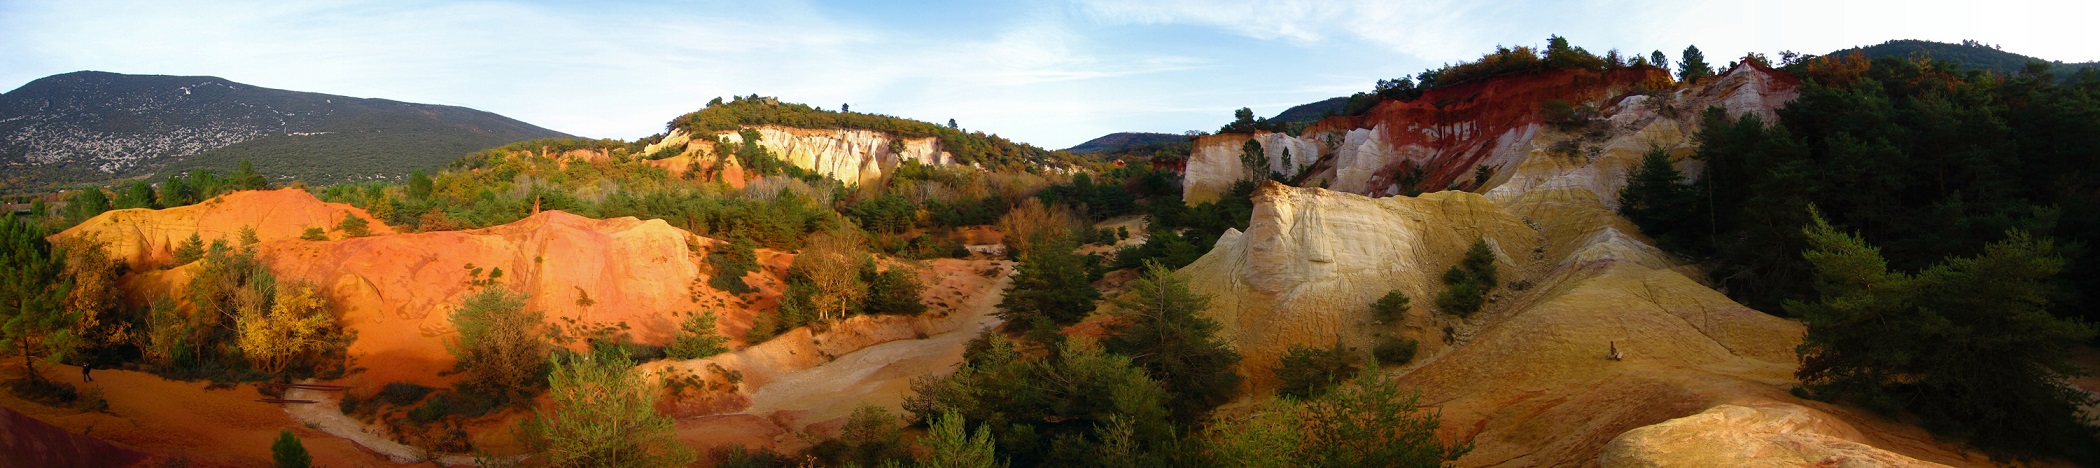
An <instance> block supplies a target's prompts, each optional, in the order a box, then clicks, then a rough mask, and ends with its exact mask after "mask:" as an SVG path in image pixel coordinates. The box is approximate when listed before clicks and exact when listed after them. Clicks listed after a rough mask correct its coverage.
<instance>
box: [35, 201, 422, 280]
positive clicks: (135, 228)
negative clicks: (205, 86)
mask: <svg viewBox="0 0 2100 468" xmlns="http://www.w3.org/2000/svg"><path fill="white" fill-rule="evenodd" d="M346 216H356V217H360V218H364V219H365V221H367V226H368V228H369V229H370V230H371V231H372V234H373V235H383V234H393V233H394V232H395V231H394V228H392V227H389V226H387V225H386V223H382V222H380V221H379V220H378V219H375V218H373V217H372V215H370V214H367V213H365V210H363V209H361V208H357V207H354V206H350V205H347V204H343V203H327V202H323V201H321V200H318V199H315V198H314V196H313V194H310V193H306V192H305V191H303V190H299V189H290V188H287V189H278V190H253V191H241V192H233V193H229V194H226V195H222V196H219V197H216V198H212V199H210V200H205V201H204V202H203V203H198V204H195V205H189V206H180V207H175V208H169V209H165V210H152V209H145V208H132V209H123V210H113V211H109V212H107V213H102V214H101V215H98V216H95V217H94V218H90V219H88V220H87V221H85V222H82V223H80V225H78V226H74V227H73V228H72V229H67V230H66V231H65V232H62V233H58V234H54V235H52V236H51V237H52V238H53V239H57V238H72V237H81V236H92V237H94V238H95V239H97V240H99V241H101V242H103V243H104V244H105V245H106V246H107V248H108V249H109V253H110V256H111V258H117V259H122V260H124V261H125V262H127V263H129V264H131V266H132V268H133V269H136V270H148V269H153V268H159V267H162V266H166V265H167V264H168V263H170V262H172V261H174V259H175V248H176V247H177V246H178V245H180V244H181V243H182V242H183V241H186V240H189V237H190V235H191V234H196V235H198V237H199V238H200V239H202V240H203V241H204V243H205V244H210V243H211V242H212V241H216V240H224V241H226V243H228V244H236V245H237V244H239V243H240V233H241V228H254V229H255V237H256V238H257V239H259V240H261V241H263V242H271V241H281V240H292V239H298V238H299V235H300V234H301V233H304V232H305V231H306V228H312V227H317V228H322V229H325V230H327V231H328V235H329V237H340V236H341V235H342V233H341V232H339V231H336V230H335V226H336V224H337V223H341V222H342V221H343V218H344V217H346Z"/></svg>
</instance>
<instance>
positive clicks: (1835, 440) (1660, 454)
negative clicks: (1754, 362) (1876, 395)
mask: <svg viewBox="0 0 2100 468" xmlns="http://www.w3.org/2000/svg"><path fill="white" fill-rule="evenodd" d="M1860 437H1861V435H1860V433H1859V431H1857V430H1855V429H1853V428H1852V426H1850V425H1848V424H1845V423H1844V422H1842V421H1838V420H1836V419H1835V418H1832V417H1830V415H1827V414H1824V413H1822V412H1820V411H1816V410H1812V409H1808V408H1803V407H1800V406H1795V405H1788V404H1766V405H1756V406H1738V405H1720V406H1715V407H1713V408H1712V409H1708V410H1706V411H1703V412H1700V413H1699V414H1694V415H1691V416H1685V417H1682V418H1677V419H1672V420H1669V421H1665V422H1662V423H1659V424H1655V425H1651V426H1646V427H1642V428H1639V429H1634V430H1631V431H1626V433H1624V434H1620V435H1619V436H1618V437H1616V438H1613V439H1612V440H1611V443H1610V444H1607V445H1605V447H1604V452H1603V453H1601V454H1598V455H1597V462H1598V464H1601V465H1604V466H1608V467H1667V466H1742V467H1782V466H1788V467H1791V466H1843V467H1868V466H1878V467H1943V466H1947V465H1942V464H1938V463H1932V462H1926V461H1920V460H1917V459H1914V458H1910V457H1906V456H1903V455H1900V454H1897V453H1894V452H1890V451H1887V450H1882V449H1878V448H1874V447H1873V446H1869V445H1866V444H1862V443H1859V442H1854V441H1852V439H1858V438H1860Z"/></svg>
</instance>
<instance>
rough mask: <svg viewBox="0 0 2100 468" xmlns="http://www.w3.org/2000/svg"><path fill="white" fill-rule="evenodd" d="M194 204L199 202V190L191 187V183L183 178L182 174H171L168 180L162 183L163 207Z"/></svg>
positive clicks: (161, 202) (161, 205)
mask: <svg viewBox="0 0 2100 468" xmlns="http://www.w3.org/2000/svg"><path fill="white" fill-rule="evenodd" d="M194 204H197V191H196V189H194V188H192V187H190V183H189V182H188V181H185V180H183V178H182V176H179V175H169V176H168V180H166V181H163V182H161V183H160V207H161V208H174V207H178V206H188V205H194Z"/></svg>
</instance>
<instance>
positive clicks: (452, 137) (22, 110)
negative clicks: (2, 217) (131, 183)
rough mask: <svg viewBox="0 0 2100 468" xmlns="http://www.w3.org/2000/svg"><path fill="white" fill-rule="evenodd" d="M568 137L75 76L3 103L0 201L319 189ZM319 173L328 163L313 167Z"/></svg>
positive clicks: (220, 90) (330, 99) (253, 93)
mask: <svg viewBox="0 0 2100 468" xmlns="http://www.w3.org/2000/svg"><path fill="white" fill-rule="evenodd" d="M558 136H565V135H563V134H561V133H560V132H555V131H552V130H547V129H544V128H540V127H536V126H533V125H531V124H527V123H524V122H519V121H516V120H512V119H509V118H505V117H503V116H500V115H496V114H491V113H487V112H482V111H478V110H473V109H467V108H463V107H454V106H438V105H428V104H413V103H405V102H398V101H389V100H384V99H361V98H353V97H346V96H335V95H328V94H319V93H307V92H297V91H285V90H277V89H270V88H263V87H258V86H251V85H246V84H241V83H236V82H233V81H229V80H226V79H223V78H217V77H209V76H159V75H123V74H116V73H106V72H92V71H84V72H74V73H66V74H61V75H53V76H50V77H45V78H42V79H38V80H36V81H32V82H30V83H28V84H25V85H23V86H22V87H20V88H17V89H15V90H13V91H10V92H7V93H5V94H0V166H4V167H6V168H8V170H7V175H6V176H5V177H0V191H21V190H38V189H42V188H46V187H49V186H53V185H65V184H71V183H79V182H104V181H109V180H114V179H122V178H129V177H137V176H145V175H156V174H158V173H161V172H169V171H170V170H173V171H178V172H179V171H184V170H192V169H205V168H209V169H215V170H217V171H219V172H222V173H224V172H230V170H231V168H232V167H233V165H234V163H236V162H238V161H239V160H241V159H251V160H254V163H255V165H256V167H257V168H258V170H259V171H261V172H263V173H267V174H276V175H289V176H296V177H300V178H302V179H304V180H307V181H308V182H313V183H328V182H337V181H347V180H363V179H364V178H371V177H382V178H392V177H399V176H402V175H406V174H407V173H408V171H409V170H411V169H416V168H426V169H427V168H435V167H438V166H441V165H443V164H444V163H446V162H449V161H451V160H452V159H454V158H458V157H459V156H461V155H464V154H466V153H469V152H472V151H475V150H479V149H482V148H487V147H493V146H497V145H501V144H503V143H508V142H511V141H517V140H525V139H531V138H544V137H558ZM323 162H326V164H322V163H323Z"/></svg>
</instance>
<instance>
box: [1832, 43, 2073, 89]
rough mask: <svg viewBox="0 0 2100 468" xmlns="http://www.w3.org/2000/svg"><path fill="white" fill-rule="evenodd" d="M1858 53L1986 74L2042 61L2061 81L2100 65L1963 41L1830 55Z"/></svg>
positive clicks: (1881, 46) (2015, 70)
mask: <svg viewBox="0 0 2100 468" xmlns="http://www.w3.org/2000/svg"><path fill="white" fill-rule="evenodd" d="M1855 50H1857V51H1860V52H1861V53H1862V54H1864V55H1865V56H1866V57H1867V58H1869V59H1877V58H1882V57H1899V58H1901V57H1918V56H1924V57H1932V58H1934V59H1938V60H1946V61H1950V62H1954V63H1958V64H1961V65H1962V66H1963V67H1967V68H1970V69H1976V70H1989V71H1992V72H1997V73H2000V74H2007V75H2010V74H2014V73H2019V72H2020V71H2021V70H2024V69H2026V68H2027V62H2031V61H2042V62H2048V63H2049V64H2050V67H2049V71H2050V72H2052V73H2055V74H2056V76H2057V78H2059V79H2061V78H2064V77H2068V76H2070V75H2071V74H2072V73H2077V72H2078V70H2083V69H2087V68H2093V67H2096V66H2100V62H2084V63H2064V62H2058V61H2051V60H2044V59H2041V58H2037V57H2030V56H2026V55H2020V54H2015V53H2012V52H2006V51H2004V50H2000V49H1999V48H1997V47H1993V46H1990V45H1986V44H1983V43H1980V42H1971V41H1963V42H1962V43H1960V44H1948V43H1944V42H1932V41H1920V40H1915V39H1903V40H1894V41H1888V42H1883V43H1880V44H1876V45H1871V46H1866V47H1854V48H1850V49H1845V50H1840V51H1836V52H1831V54H1832V55H1836V54H1848V53H1851V52H1852V51H1855Z"/></svg>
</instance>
